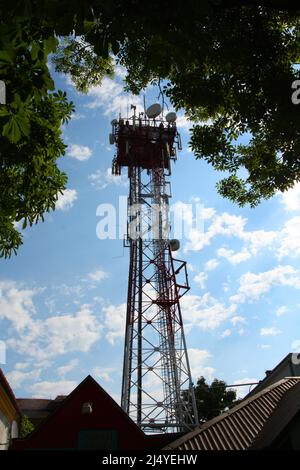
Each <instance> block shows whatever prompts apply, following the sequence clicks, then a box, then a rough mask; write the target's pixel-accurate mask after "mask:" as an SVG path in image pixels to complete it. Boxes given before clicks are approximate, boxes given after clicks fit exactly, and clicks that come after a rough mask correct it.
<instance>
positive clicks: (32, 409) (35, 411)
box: [17, 395, 65, 426]
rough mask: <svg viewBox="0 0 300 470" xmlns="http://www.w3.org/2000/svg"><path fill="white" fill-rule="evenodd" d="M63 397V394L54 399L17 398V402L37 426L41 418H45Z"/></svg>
mask: <svg viewBox="0 0 300 470" xmlns="http://www.w3.org/2000/svg"><path fill="white" fill-rule="evenodd" d="M64 399H65V396H63V395H59V396H57V397H56V398H55V399H54V400H50V399H45V398H17V403H18V405H19V408H20V410H21V412H22V413H23V414H24V415H26V416H27V417H28V418H29V419H30V421H32V423H33V424H34V425H35V426H37V425H38V424H40V422H41V421H42V420H44V419H45V418H47V416H49V415H50V414H51V413H52V412H53V411H54V410H55V409H56V408H57V407H58V405H59V404H60V403H61V402H62V401H63V400H64Z"/></svg>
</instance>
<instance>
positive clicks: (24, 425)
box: [19, 415, 34, 437]
mask: <svg viewBox="0 0 300 470" xmlns="http://www.w3.org/2000/svg"><path fill="white" fill-rule="evenodd" d="M32 431H34V425H33V424H32V422H31V421H30V419H29V418H28V416H26V415H23V416H22V421H21V425H20V435H19V437H26V436H28V434H30V433H31V432H32Z"/></svg>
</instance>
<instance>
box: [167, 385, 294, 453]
mask: <svg viewBox="0 0 300 470" xmlns="http://www.w3.org/2000/svg"><path fill="white" fill-rule="evenodd" d="M293 389H294V391H295V393H300V377H287V378H285V379H282V380H280V381H279V382H277V383H275V384H273V385H272V386H270V387H268V388H265V389H264V390H262V391H261V392H258V393H257V394H255V395H254V396H251V397H250V398H247V399H244V400H243V401H242V402H241V403H239V404H238V405H236V406H234V407H233V408H231V410H229V411H227V412H225V413H223V414H221V415H220V416H218V417H216V418H214V419H212V420H210V421H208V422H207V423H205V424H204V425H202V426H200V427H198V428H197V429H195V430H194V431H191V432H189V433H188V434H185V435H184V436H183V437H181V438H179V439H177V440H176V441H174V442H173V443H172V444H170V445H168V446H166V447H165V448H164V449H166V450H171V449H178V450H246V449H250V448H253V446H254V445H256V448H261V447H260V444H259V438H260V436H263V433H265V432H267V431H266V430H267V425H268V427H270V426H271V424H270V423H271V418H273V419H272V421H273V425H274V423H276V427H274V429H273V434H274V435H275V434H276V436H277V435H278V433H279V432H280V430H282V429H283V427H284V425H285V424H287V423H286V422H285V421H286V420H285V421H284V422H283V421H282V422H281V421H280V420H281V417H282V414H284V412H285V409H286V408H288V407H289V403H290V402H291V401H292V397H293V394H291V395H290V393H291V391H293ZM281 404H282V405H283V407H282V409H281ZM299 407H300V401H298V405H297V407H296V405H295V406H294V414H295V412H296V411H297V410H298V409H299ZM296 408H297V409H296ZM280 410H281V411H280ZM291 414H292V411H290V415H291ZM290 415H289V416H290ZM264 442H265V441H261V445H264Z"/></svg>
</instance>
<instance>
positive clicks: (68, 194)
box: [55, 189, 77, 211]
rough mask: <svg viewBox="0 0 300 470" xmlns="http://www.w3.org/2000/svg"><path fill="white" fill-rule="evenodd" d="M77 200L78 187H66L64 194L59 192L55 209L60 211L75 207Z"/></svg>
mask: <svg viewBox="0 0 300 470" xmlns="http://www.w3.org/2000/svg"><path fill="white" fill-rule="evenodd" d="M76 200H77V191H76V189H65V190H64V191H63V193H62V194H61V193H59V195H58V199H57V201H56V203H55V209H56V210H60V211H67V210H69V209H71V207H73V205H74V202H75V201H76Z"/></svg>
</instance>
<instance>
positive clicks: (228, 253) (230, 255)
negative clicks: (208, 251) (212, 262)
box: [217, 248, 251, 264]
mask: <svg viewBox="0 0 300 470" xmlns="http://www.w3.org/2000/svg"><path fill="white" fill-rule="evenodd" d="M217 254H218V256H220V257H222V258H225V259H227V261H229V263H231V264H239V263H241V262H243V261H246V260H247V259H249V258H251V253H250V252H249V251H248V250H246V249H243V250H242V251H239V252H236V253H235V252H234V251H233V250H228V249H226V248H219V249H218V251H217Z"/></svg>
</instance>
